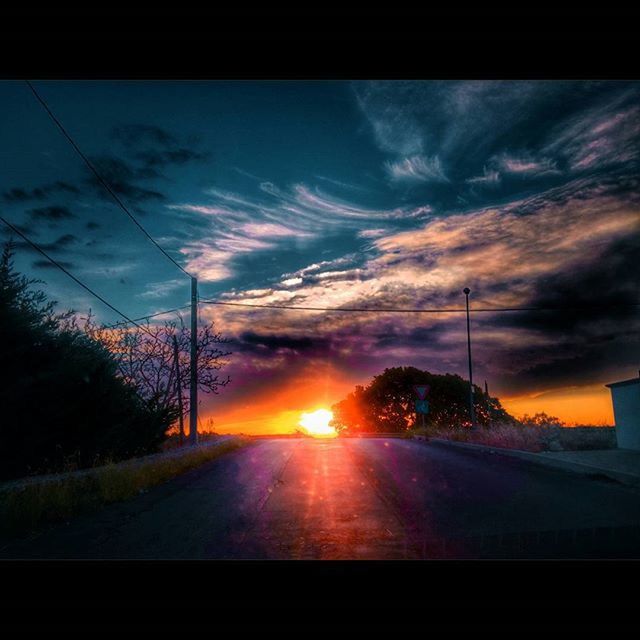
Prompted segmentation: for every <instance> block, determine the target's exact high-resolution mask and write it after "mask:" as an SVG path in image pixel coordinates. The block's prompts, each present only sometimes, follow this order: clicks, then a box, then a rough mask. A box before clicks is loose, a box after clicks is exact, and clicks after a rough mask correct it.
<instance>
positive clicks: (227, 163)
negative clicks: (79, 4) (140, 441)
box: [0, 80, 640, 433]
mask: <svg viewBox="0 0 640 640" xmlns="http://www.w3.org/2000/svg"><path fill="white" fill-rule="evenodd" d="M34 86H35V87H36V88H37V90H38V92H39V93H40V95H41V96H42V97H43V99H44V100H45V101H46V102H47V104H48V106H49V108H50V109H51V110H52V112H53V113H55V115H56V117H57V118H58V119H59V120H60V121H61V122H62V123H63V125H64V126H65V128H66V129H67V131H68V132H69V133H70V135H71V136H72V137H73V139H74V140H75V142H76V143H77V145H78V146H79V147H80V149H82V151H83V152H84V153H85V154H86V155H87V156H88V157H89V158H90V159H91V160H92V162H93V163H94V164H95V166H96V167H97V168H98V170H99V171H100V173H101V175H102V176H103V177H104V178H105V179H106V180H107V182H108V183H109V184H110V186H111V187H112V188H113V190H114V191H115V192H116V193H117V194H118V195H119V197H120V198H121V199H122V200H123V202H125V203H126V205H127V206H128V207H129V208H130V210H131V211H132V212H133V213H134V215H135V216H136V217H137V218H138V219H139V221H140V222H141V224H142V225H143V226H144V227H145V228H146V229H147V230H148V232H149V233H150V234H151V235H152V236H153V237H154V238H155V239H156V240H157V242H158V243H159V244H160V245H162V247H163V248H165V249H166V251H167V252H168V253H169V254H170V255H171V256H172V257H174V259H175V260H176V261H177V262H179V263H180V264H181V265H182V266H183V267H184V268H185V269H186V270H187V271H188V272H189V273H192V274H194V275H197V277H198V280H199V293H200V297H201V298H202V299H216V300H220V301H229V302H244V303H250V304H266V305H268V304H286V305H292V306H300V307H304V306H311V307H375V308H381V307H382V308H384V307H410V308H422V309H429V308H443V307H444V308H463V307H464V294H463V293H462V289H463V288H464V287H469V288H470V289H471V295H470V304H471V307H472V309H473V307H474V306H476V307H513V306H519V307H537V306H547V307H550V306H551V307H554V306H565V307H571V305H573V307H574V308H573V309H564V310H553V311H523V312H509V313H506V312H502V313H498V312H496V313H493V312H492V313H477V314H473V315H472V320H471V332H472V349H473V362H474V381H475V382H476V383H479V384H481V385H483V384H484V381H485V380H486V381H487V384H488V386H489V391H490V393H491V394H492V395H497V396H498V397H499V398H500V399H501V401H502V402H503V404H504V406H505V407H506V408H507V409H508V410H509V411H511V412H512V413H514V414H515V415H522V414H524V413H530V414H531V413H535V412H537V411H545V412H547V413H549V414H553V415H556V416H559V417H560V418H561V419H563V420H565V421H567V422H568V423H570V424H574V423H591V424H612V423H613V415H612V410H611V401H610V396H609V390H608V389H606V388H605V387H604V386H603V385H604V384H606V383H608V382H612V381H617V380H621V379H627V378H630V377H634V376H636V375H638V369H639V366H640V338H639V336H638V320H639V316H640V309H639V308H638V307H637V306H636V307H633V306H629V303H638V302H640V285H639V284H638V268H637V265H638V264H639V263H640V233H639V232H640V183H639V177H640V175H639V167H640V163H639V151H640V84H638V83H637V82H618V81H615V82H614V81H597V82H596V81H506V80H503V81H355V82H348V81H337V82H330V81H313V82H302V81H282V82H281V81H278V82H275V81H242V82H232V81H215V82H214V81H210V82H187V81H180V82H168V81H154V82H150V81H144V82H142V81H136V82H133V81H127V82H115V81H96V82H90V81H65V82H62V81H37V82H34ZM0 111H1V114H2V117H1V118H0V140H1V141H2V144H0V154H1V155H0V160H1V163H2V167H3V171H2V174H1V175H0V210H1V211H2V215H3V216H4V217H5V218H7V219H8V220H9V221H11V222H12V224H15V225H16V226H18V228H20V229H21V230H22V231H23V232H24V233H26V234H27V235H28V236H29V237H30V238H31V239H32V240H33V241H34V242H37V243H38V244H40V245H41V246H42V247H43V248H45V249H46V250H47V251H49V252H50V253H51V255H52V256H54V257H55V258H56V259H57V260H58V261H59V262H60V263H61V264H63V265H64V266H65V267H66V268H68V269H69V270H70V271H71V272H72V273H73V274H74V275H76V276H77V277H79V278H80V279H81V280H83V281H84V282H86V283H87V284H88V285H89V286H90V287H92V288H93V289H94V290H96V291H97V292H98V293H99V294H100V295H102V296H103V297H104V298H105V299H107V300H108V301H110V302H111V303H112V304H113V305H114V306H116V307H117V308H118V309H120V310H121V311H123V312H124V313H125V314H127V315H128V316H129V317H132V318H137V317H141V316H144V315H147V314H152V313H156V312H158V311H162V310H165V309H172V308H174V307H179V306H182V305H185V304H188V302H189V286H190V284H189V279H188V278H187V277H186V276H185V274H184V273H183V272H181V271H180V270H179V269H178V268H177V267H176V266H175V265H174V264H173V263H172V262H171V261H170V260H168V259H167V258H166V257H165V256H164V255H163V254H162V253H161V252H160V251H159V250H158V249H157V248H156V247H154V246H153V245H152V244H151V243H150V242H149V241H148V240H147V239H146V238H145V237H144V235H143V234H142V233H141V232H140V231H139V229H137V228H136V227H135V225H134V224H133V223H132V221H131V220H130V219H129V218H127V216H126V215H125V214H124V213H123V212H122V211H121V210H119V209H118V208H117V206H116V205H115V204H114V202H113V200H112V199H111V197H110V196H109V194H108V193H107V192H106V191H105V190H104V188H103V187H102V186H101V185H100V184H98V183H97V182H96V180H95V178H94V177H93V176H92V175H91V174H90V172H89V171H88V169H87V168H86V166H85V165H84V164H83V162H82V160H81V158H80V157H79V156H78V155H77V154H76V152H75V151H74V150H73V148H72V147H71V145H70V144H69V142H68V141H67V140H66V139H65V138H64V137H63V136H62V135H61V133H60V131H59V130H58V129H57V128H56V127H55V125H54V124H53V123H52V121H51V119H50V118H49V117H48V115H47V114H46V112H45V111H44V110H43V108H42V106H41V105H40V104H39V103H38V102H37V101H36V100H35V98H34V96H33V94H32V93H31V91H30V90H29V88H28V86H27V85H26V84H24V83H22V82H17V81H6V82H0ZM0 234H2V235H0V239H7V238H8V237H9V236H10V232H9V231H8V230H7V229H0ZM16 244H17V256H16V266H17V267H18V268H19V269H20V270H21V271H23V272H24V273H26V274H27V275H29V276H30V277H35V278H39V279H41V280H43V281H44V283H45V284H42V285H41V287H42V288H43V290H45V291H46V292H47V293H48V294H49V295H50V296H51V297H52V298H54V299H56V300H57V301H58V302H59V307H60V308H61V309H68V308H72V309H74V310H75V311H76V312H77V313H78V315H79V316H80V317H83V316H86V313H87V312H88V310H89V309H91V310H92V312H93V313H94V314H95V315H96V316H97V318H98V320H100V321H104V322H116V321H117V320H118V319H119V318H118V316H117V315H116V314H114V313H113V312H112V311H111V310H109V309H108V308H106V307H104V306H103V305H102V304H101V303H100V302H99V301H97V300H96V299H93V298H92V297H91V296H90V295H89V294H88V293H87V292H85V291H84V290H82V289H81V288H80V287H78V286H77V285H76V284H75V283H73V282H72V281H71V280H70V279H69V278H68V277H67V276H65V275H64V274H63V273H62V272H60V271H58V270H57V269H56V268H54V267H52V266H51V265H50V264H49V263H47V262H46V261H44V260H43V259H42V256H39V255H37V254H36V253H35V252H34V251H33V250H30V249H29V247H28V246H26V245H25V243H24V242H21V241H17V242H16ZM575 307H579V309H576V308H575ZM200 316H201V319H202V321H214V322H215V324H216V327H217V329H218V330H219V331H221V332H222V334H223V335H224V336H225V337H227V338H229V340H230V341H231V342H230V344H229V347H230V350H231V351H233V355H232V356H231V357H230V358H229V363H228V365H227V367H226V368H225V370H224V373H228V374H229V375H230V376H231V379H232V382H231V384H230V385H229V386H227V387H226V388H224V389H223V390H222V391H221V392H220V393H219V394H218V395H215V396H205V397H202V398H201V409H200V413H201V416H202V421H203V423H204V424H207V425H210V426H211V425H212V426H213V428H214V429H216V430H218V431H242V432H246V433H249V432H252V433H265V432H272V431H284V432H286V431H291V430H292V429H294V428H295V426H296V423H297V420H298V418H299V415H300V412H301V411H308V410H311V409H315V408H319V407H328V406H330V405H331V404H332V403H334V402H336V401H338V400H340V399H341V398H342V397H343V396H344V395H345V394H346V393H347V392H349V391H350V390H352V388H353V386H354V385H355V384H366V383H367V382H368V381H369V380H370V379H371V377H372V376H373V375H375V374H377V373H380V372H382V371H383V370H384V368H385V367H391V366H405V365H411V366H417V367H420V368H423V369H427V370H429V371H432V372H434V373H446V372H450V373H458V374H460V375H462V376H464V377H467V375H468V374H467V360H466V358H467V351H466V324H465V317H464V315H463V314H460V313H455V314H451V313H438V314H392V313H386V314H385V313H372V314H364V313H362V314H356V313H339V312H323V311H287V310H273V309H271V310H270V309H266V310H265V309H247V308H244V309H243V308H241V307H224V306H219V305H215V306H214V305H206V304H202V305H201V308H200ZM166 317H167V318H171V317H175V314H174V315H173V316H166ZM184 317H185V319H186V318H187V317H188V315H185V316H184ZM161 320H162V318H161Z"/></svg>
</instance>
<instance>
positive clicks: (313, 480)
mask: <svg viewBox="0 0 640 640" xmlns="http://www.w3.org/2000/svg"><path fill="white" fill-rule="evenodd" d="M639 534H640V491H638V490H634V489H631V488H628V487H625V486H622V485H618V484H616V483H614V482H607V481H605V480H603V479H598V478H588V477H584V476H579V475H574V474H570V473H566V472H562V471H558V470H553V469H546V468H543V467H539V466H535V465H530V464H527V463H526V462H523V461H520V460H516V459H512V458H506V457H504V456H500V455H498V454H488V453H484V452H474V451H460V450H454V449H448V448H446V447H443V446H441V445H437V444H429V443H424V442H416V441H411V440H402V439H392V438H389V439H380V438H376V439H342V438H339V439H333V440H321V439H310V438H301V439H275V438H274V439H268V440H264V439H262V440H257V441H256V442H255V443H254V444H251V445H250V446H248V447H246V448H243V449H240V450H238V451H235V452H233V453H231V454H228V455H226V456H223V457H221V458H219V459H216V460H214V461H212V462H210V463H208V464H206V465H204V466H202V467H200V468H199V469H196V470H194V471H192V472H189V473H187V474H185V475H183V476H181V477H179V478H176V479H174V480H172V481H170V482H167V483H165V484H163V485H161V486H158V487H155V488H153V489H150V490H149V491H148V492H147V493H145V494H142V495H140V496H138V497H136V498H134V499H131V500H129V501H127V502H123V503H119V504H112V505H109V506H108V507H105V508H104V509H102V510H101V511H100V512H98V513H94V514H91V515H87V516H82V517H79V518H76V519H74V520H72V521H71V522H69V523H63V524H61V525H57V526H55V527H53V528H51V529H49V530H48V531H46V532H44V533H42V534H40V535H38V536H36V537H34V538H32V539H29V540H23V541H18V542H14V543H12V544H9V545H6V546H4V547H3V548H2V549H0V556H1V557H5V558H6V557H14V558H16V557H18V558H273V559H290V558H299V559H399V558H408V559H416V558H545V557H550V558H580V557H614V558H615V557H640V535H639Z"/></svg>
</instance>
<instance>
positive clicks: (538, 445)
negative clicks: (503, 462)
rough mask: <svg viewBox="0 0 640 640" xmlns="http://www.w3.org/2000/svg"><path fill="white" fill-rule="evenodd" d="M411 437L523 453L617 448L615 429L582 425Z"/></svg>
mask: <svg viewBox="0 0 640 640" xmlns="http://www.w3.org/2000/svg"><path fill="white" fill-rule="evenodd" d="M410 433H411V435H414V436H415V435H422V436H425V437H427V438H442V439H444V440H453V441H456V442H470V443H474V444H482V445H486V446H489V447H501V448H504V449H520V450H521V451H532V452H536V453H538V452H540V451H581V450H587V449H611V448H615V446H616V440H615V429H614V428H612V427H596V426H593V427H592V426H580V427H560V426H523V425H518V424H511V423H499V424H492V425H491V426H490V427H478V428H477V429H474V430H471V429H468V428H454V427H434V426H431V427H426V428H424V429H423V428H419V429H413V430H411V431H410Z"/></svg>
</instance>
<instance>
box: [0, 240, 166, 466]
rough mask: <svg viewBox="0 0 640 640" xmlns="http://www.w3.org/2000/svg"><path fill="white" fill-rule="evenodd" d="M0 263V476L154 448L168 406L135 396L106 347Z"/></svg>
mask: <svg viewBox="0 0 640 640" xmlns="http://www.w3.org/2000/svg"><path fill="white" fill-rule="evenodd" d="M37 282H38V281H35V280H29V279H27V278H25V277H24V276H21V275H20V274H18V273H16V272H15V270H14V269H13V265H12V249H11V246H10V245H7V246H6V247H5V249H4V251H3V254H2V259H1V260H0V336H1V337H2V345H1V349H0V408H1V409H0V410H1V414H0V443H1V447H0V478H1V479H7V478H13V477H19V476H23V475H27V474H31V473H42V472H53V471H60V470H63V469H64V468H74V467H80V468H82V467H86V466H91V465H92V464H94V463H95V462H97V461H104V460H108V459H110V460H120V459H124V458H128V457H131V456H135V455H140V454H144V453H149V452H152V451H155V450H157V448H158V446H159V444H160V443H161V442H162V441H163V440H164V438H165V432H166V430H167V428H168V427H169V426H170V425H171V423H172V422H173V421H174V420H175V419H176V411H175V408H173V407H172V406H169V407H167V406H162V407H161V406H159V405H157V404H154V403H153V402H149V401H145V400H143V399H141V398H140V397H139V395H138V394H137V393H136V390H135V388H134V387H133V386H132V385H131V384H127V383H126V382H125V381H123V380H122V379H121V378H120V377H118V375H117V364H116V362H115V361H114V358H113V356H112V355H111V354H110V353H109V351H108V350H107V349H106V348H105V347H104V346H102V345H101V344H100V343H98V342H97V341H95V340H91V339H90V338H89V337H88V336H87V335H86V334H85V333H84V332H83V331H81V330H80V329H79V328H77V327H76V326H75V324H74V322H73V321H72V320H71V314H70V313H67V314H55V313H54V306H55V303H53V302H51V301H48V300H47V298H46V296H45V294H44V293H42V292H40V291H34V290H33V289H32V285H33V284H35V283H37Z"/></svg>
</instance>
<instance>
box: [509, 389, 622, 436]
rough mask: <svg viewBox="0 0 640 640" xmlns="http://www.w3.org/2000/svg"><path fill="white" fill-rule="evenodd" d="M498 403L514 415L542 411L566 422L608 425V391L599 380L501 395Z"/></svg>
mask: <svg viewBox="0 0 640 640" xmlns="http://www.w3.org/2000/svg"><path fill="white" fill-rule="evenodd" d="M500 401H501V402H502V406H503V407H504V408H505V409H506V410H507V411H508V412H509V413H510V414H511V415H513V416H515V417H516V418H521V417H522V416H523V415H524V414H525V413H528V414H529V415H533V414H535V413H542V412H544V413H546V414H548V415H550V416H555V417H557V418H560V420H562V421H563V422H565V423H566V424H567V425H568V426H575V425H580V424H584V425H596V426H612V425H613V423H614V420H613V405H612V403H611V392H610V391H609V389H607V388H606V387H605V386H604V385H602V384H594V385H589V386H586V387H564V388H561V389H552V390H550V391H545V392H544V393H537V394H524V395H521V396H513V397H510V398H508V397H503V398H501V399H500Z"/></svg>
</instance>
